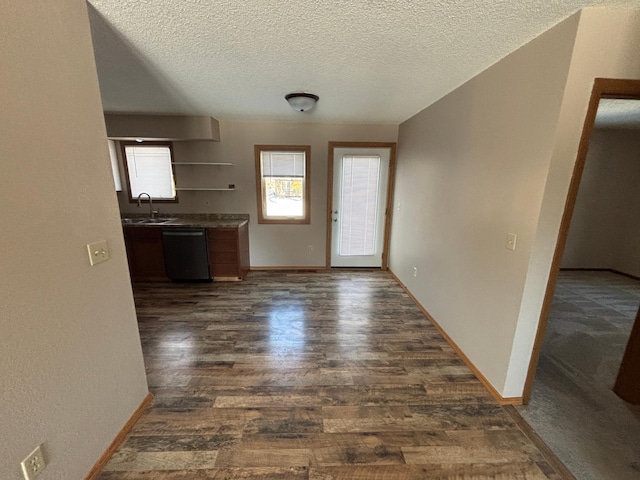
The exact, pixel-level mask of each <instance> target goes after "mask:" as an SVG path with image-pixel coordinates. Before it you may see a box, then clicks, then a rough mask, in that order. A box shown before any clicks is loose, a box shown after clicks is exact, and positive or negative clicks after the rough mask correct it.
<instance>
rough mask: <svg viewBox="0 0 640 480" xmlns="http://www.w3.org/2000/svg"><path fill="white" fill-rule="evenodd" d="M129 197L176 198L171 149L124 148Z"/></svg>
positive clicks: (150, 146) (159, 146)
mask: <svg viewBox="0 0 640 480" xmlns="http://www.w3.org/2000/svg"><path fill="white" fill-rule="evenodd" d="M125 155H126V160H127V170H128V173H129V185H130V187H131V197H132V198H136V197H137V196H138V195H140V194H141V193H143V192H144V193H148V194H149V195H151V197H152V198H154V199H161V200H162V199H164V200H173V199H174V198H175V197H176V188H175V182H174V179H173V170H172V168H171V149H170V148H169V147H168V146H163V145H127V146H126V147H125Z"/></svg>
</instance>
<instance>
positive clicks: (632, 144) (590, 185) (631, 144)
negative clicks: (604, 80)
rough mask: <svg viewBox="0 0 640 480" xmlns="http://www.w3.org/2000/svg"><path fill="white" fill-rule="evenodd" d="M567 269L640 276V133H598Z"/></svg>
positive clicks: (580, 194)
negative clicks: (616, 271)
mask: <svg viewBox="0 0 640 480" xmlns="http://www.w3.org/2000/svg"><path fill="white" fill-rule="evenodd" d="M562 267H563V268H610V269H614V270H618V271H620V272H623V273H628V274H630V275H636V276H640V131H638V130H625V129H597V130H594V131H593V134H592V135H591V139H590V142H589V153H588V154H587V161H586V163H585V168H584V173H583V175H582V180H581V181H580V189H579V191H578V198H577V201H576V206H575V210H574V212H573V218H572V219H571V228H570V229H569V235H568V237H567V244H566V247H565V251H564V256H563V258H562Z"/></svg>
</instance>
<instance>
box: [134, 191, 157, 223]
mask: <svg viewBox="0 0 640 480" xmlns="http://www.w3.org/2000/svg"><path fill="white" fill-rule="evenodd" d="M143 195H146V196H147V197H148V198H149V215H150V217H151V219H152V220H153V219H154V218H155V216H156V213H157V212H155V211H154V210H153V200H151V195H149V194H148V193H147V192H142V193H141V194H140V195H138V208H140V207H141V206H142V199H141V198H140V197H142V196H143Z"/></svg>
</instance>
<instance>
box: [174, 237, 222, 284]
mask: <svg viewBox="0 0 640 480" xmlns="http://www.w3.org/2000/svg"><path fill="white" fill-rule="evenodd" d="M162 241H163V245H164V263H165V269H166V272H167V277H169V278H170V279H171V280H182V281H185V280H198V281H209V282H210V281H211V275H210V273H209V252H208V250H209V248H208V245H207V230H206V229H205V228H196V227H172V228H163V229H162Z"/></svg>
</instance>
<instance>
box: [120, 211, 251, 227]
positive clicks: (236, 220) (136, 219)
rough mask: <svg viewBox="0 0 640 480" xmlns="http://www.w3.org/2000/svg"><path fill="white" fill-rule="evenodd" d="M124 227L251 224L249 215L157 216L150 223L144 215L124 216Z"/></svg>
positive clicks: (197, 214)
mask: <svg viewBox="0 0 640 480" xmlns="http://www.w3.org/2000/svg"><path fill="white" fill-rule="evenodd" d="M121 220H122V225H123V226H127V227H202V228H239V227H242V226H243V225H245V224H247V223H249V215H248V214H221V213H182V214H180V213H178V214H175V215H168V214H163V215H156V216H155V221H153V222H151V221H149V216H148V215H144V214H126V215H122V218H121Z"/></svg>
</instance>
